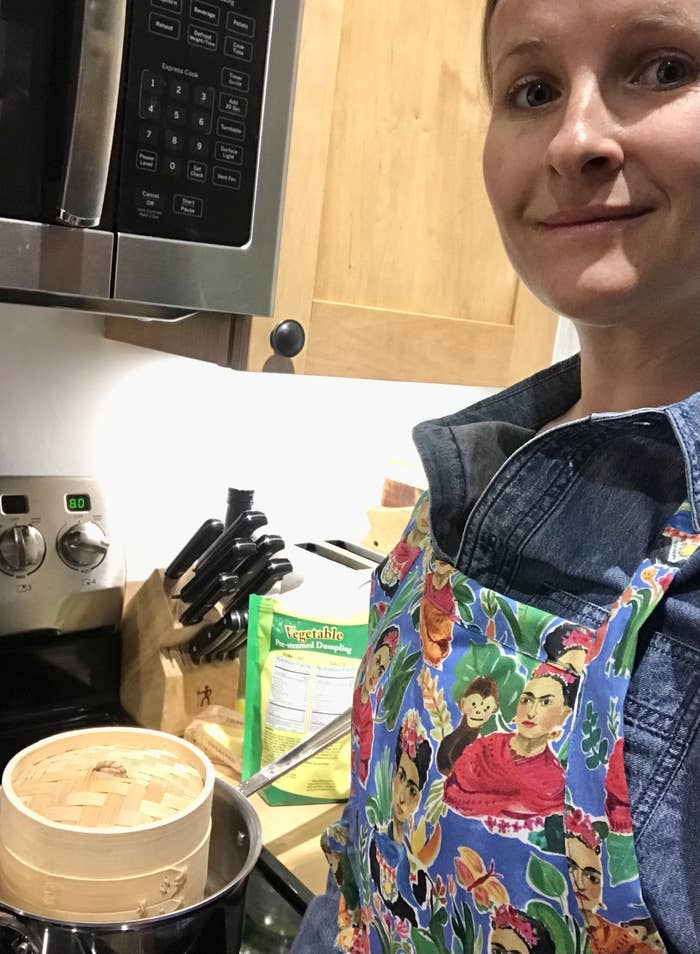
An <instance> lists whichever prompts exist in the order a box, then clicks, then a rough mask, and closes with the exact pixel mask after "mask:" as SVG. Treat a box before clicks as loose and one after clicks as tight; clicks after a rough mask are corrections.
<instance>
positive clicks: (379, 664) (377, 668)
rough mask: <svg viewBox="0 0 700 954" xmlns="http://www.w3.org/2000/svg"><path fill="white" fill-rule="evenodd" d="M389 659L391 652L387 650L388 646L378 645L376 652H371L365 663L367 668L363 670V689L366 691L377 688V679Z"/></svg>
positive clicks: (382, 672)
mask: <svg viewBox="0 0 700 954" xmlns="http://www.w3.org/2000/svg"><path fill="white" fill-rule="evenodd" d="M390 659H391V653H390V652H389V647H388V646H380V647H379V649H378V650H377V651H376V653H372V655H371V656H370V660H369V662H368V663H367V670H366V672H365V679H364V684H365V689H366V691H367V692H374V690H375V689H376V688H377V685H378V683H379V680H380V679H381V678H382V676H383V675H384V673H385V672H386V667H387V666H388V665H389V660H390Z"/></svg>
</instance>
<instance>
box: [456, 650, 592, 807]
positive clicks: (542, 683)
mask: <svg viewBox="0 0 700 954" xmlns="http://www.w3.org/2000/svg"><path fill="white" fill-rule="evenodd" d="M577 689H578V678H577V677H576V676H573V675H571V674H570V673H568V672H565V671H564V670H558V669H556V668H555V667H554V666H549V665H547V664H543V665H542V666H539V667H538V668H537V669H536V670H535V671H534V673H533V676H532V679H531V680H530V682H528V683H527V685H526V686H525V688H524V689H523V692H522V695H521V696H520V700H519V702H518V708H517V712H516V715H515V732H494V733H493V734H491V735H487V736H485V737H483V738H480V739H477V740H476V741H475V742H474V743H473V744H472V745H471V746H470V747H469V748H467V749H465V750H464V752H463V753H462V754H461V755H460V757H459V758H458V759H457V760H456V761H455V764H454V765H453V767H452V772H451V773H450V775H449V776H448V777H447V780H446V781H445V792H444V796H443V798H444V801H445V804H447V805H448V806H449V807H450V808H451V809H453V810H454V811H456V812H459V813H460V814H462V815H470V816H476V817H485V816H492V817H495V818H498V817H501V816H506V817H510V818H521V819H526V818H530V819H535V818H539V819H540V824H542V825H543V824H544V819H545V818H546V817H548V816H549V815H553V814H555V813H557V812H558V813H559V814H563V811H564V788H565V775H564V769H563V767H562V764H561V762H560V761H559V759H558V758H557V757H556V756H555V755H554V753H553V752H552V750H551V749H550V747H549V743H550V742H551V741H554V740H558V739H559V738H560V737H561V733H562V729H563V726H564V724H565V722H566V720H567V719H568V718H569V716H570V715H571V712H572V711H573V707H574V702H575V700H576V692H577Z"/></svg>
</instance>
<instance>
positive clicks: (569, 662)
mask: <svg viewBox="0 0 700 954" xmlns="http://www.w3.org/2000/svg"><path fill="white" fill-rule="evenodd" d="M587 659H588V653H587V652H586V650H585V649H580V648H579V647H578V646H576V647H573V648H572V649H565V650H564V652H563V653H562V654H561V656H557V661H556V665H557V666H561V668H562V669H567V670H569V672H575V673H576V674H577V675H578V676H580V675H581V673H582V672H583V667H584V666H585V665H586V660H587Z"/></svg>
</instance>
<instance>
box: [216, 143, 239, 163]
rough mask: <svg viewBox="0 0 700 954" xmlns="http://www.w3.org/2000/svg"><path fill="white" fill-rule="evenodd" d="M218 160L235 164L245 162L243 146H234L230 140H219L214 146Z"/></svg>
mask: <svg viewBox="0 0 700 954" xmlns="http://www.w3.org/2000/svg"><path fill="white" fill-rule="evenodd" d="M214 157H215V159H216V161H217V162H229V163H230V164H231V165H233V166H240V165H242V164H243V146H232V145H231V143H230V142H217V144H216V146H215V147H214Z"/></svg>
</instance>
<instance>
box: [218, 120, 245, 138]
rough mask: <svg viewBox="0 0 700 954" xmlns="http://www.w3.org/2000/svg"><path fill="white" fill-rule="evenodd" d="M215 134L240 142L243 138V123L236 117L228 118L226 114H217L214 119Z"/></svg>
mask: <svg viewBox="0 0 700 954" xmlns="http://www.w3.org/2000/svg"><path fill="white" fill-rule="evenodd" d="M216 134H217V136H223V137H224V138H225V139H237V140H238V141H239V142H242V141H243V140H244V139H245V123H243V122H241V121H240V120H238V119H229V118H228V116H219V118H218V119H217V121H216Z"/></svg>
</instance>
